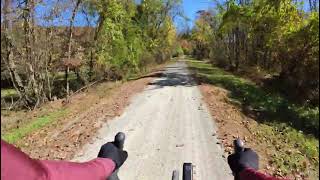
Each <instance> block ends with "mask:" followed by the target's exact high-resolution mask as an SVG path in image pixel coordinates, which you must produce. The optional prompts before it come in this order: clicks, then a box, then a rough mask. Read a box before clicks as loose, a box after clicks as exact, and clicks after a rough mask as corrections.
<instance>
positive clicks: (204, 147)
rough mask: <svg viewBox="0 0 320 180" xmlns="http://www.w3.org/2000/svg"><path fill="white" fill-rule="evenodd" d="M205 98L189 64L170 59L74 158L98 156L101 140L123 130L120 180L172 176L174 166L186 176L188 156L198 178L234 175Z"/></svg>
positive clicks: (219, 178) (224, 178) (220, 179)
mask: <svg viewBox="0 0 320 180" xmlns="http://www.w3.org/2000/svg"><path fill="white" fill-rule="evenodd" d="M201 98H202V96H201V94H200V91H199V90H198V88H197V86H196V83H195V81H193V79H192V78H191V77H190V74H189V71H188V70H187V66H186V64H185V63H184V62H183V61H178V62H176V63H174V64H171V65H169V66H167V67H166V70H165V71H164V72H163V73H162V76H161V77H159V78H157V79H155V81H153V82H152V83H150V85H149V86H148V87H147V88H146V89H145V90H144V91H143V92H142V93H140V94H138V95H136V96H135V97H134V98H133V99H132V101H131V104H130V105H129V106H128V107H127V109H126V110H125V112H124V113H123V114H122V115H121V116H120V117H118V118H116V119H114V120H112V121H109V122H108V123H106V124H105V125H104V126H103V127H102V128H101V129H100V130H99V132H98V134H97V136H96V138H95V139H94V142H93V143H89V144H87V145H86V146H85V147H84V148H83V150H82V152H79V153H78V155H76V157H75V159H74V161H86V160H90V159H92V158H95V157H96V156H97V154H98V151H99V149H100V147H101V145H102V144H104V143H105V142H108V141H112V140H113V138H114V135H115V134H116V133H117V132H119V131H122V132H124V133H126V138H127V139H126V142H125V150H127V151H128V153H129V157H128V160H127V161H126V162H125V164H124V165H123V166H122V167H121V169H120V172H119V177H120V179H121V180H171V176H172V172H173V170H175V169H177V170H179V171H180V176H182V165H183V163H184V162H192V163H193V164H194V165H195V167H194V171H195V174H194V179H195V180H215V179H216V180H228V179H230V180H231V179H233V176H232V174H231V171H230V169H229V167H228V164H227V162H226V160H225V159H224V158H223V157H222V155H223V149H222V148H221V146H220V145H218V144H217V142H218V140H217V138H216V137H215V136H212V134H213V133H214V132H216V128H217V127H216V125H215V123H214V121H213V120H212V119H211V115H210V114H209V112H208V110H207V108H206V106H205V104H204V103H203V102H202V100H201Z"/></svg>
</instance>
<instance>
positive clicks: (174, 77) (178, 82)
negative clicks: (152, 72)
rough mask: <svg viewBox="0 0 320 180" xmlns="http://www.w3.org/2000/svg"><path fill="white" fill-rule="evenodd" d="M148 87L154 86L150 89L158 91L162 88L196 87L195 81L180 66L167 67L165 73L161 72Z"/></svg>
mask: <svg viewBox="0 0 320 180" xmlns="http://www.w3.org/2000/svg"><path fill="white" fill-rule="evenodd" d="M148 85H152V86H154V87H153V88H151V89H159V88H163V87H170V86H171V87H177V86H185V87H191V86H196V85H198V84H197V83H196V81H195V80H194V79H193V78H192V77H191V76H190V74H189V72H188V71H186V69H185V67H180V66H169V67H167V68H166V70H165V71H163V72H162V74H161V76H159V77H158V78H157V79H155V80H154V81H153V82H150V83H148Z"/></svg>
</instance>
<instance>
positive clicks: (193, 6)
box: [176, 0, 214, 27]
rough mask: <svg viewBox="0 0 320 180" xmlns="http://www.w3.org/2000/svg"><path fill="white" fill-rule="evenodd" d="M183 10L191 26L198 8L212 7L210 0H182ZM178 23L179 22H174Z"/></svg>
mask: <svg viewBox="0 0 320 180" xmlns="http://www.w3.org/2000/svg"><path fill="white" fill-rule="evenodd" d="M182 6H183V10H184V13H185V15H186V16H187V17H188V18H189V19H190V21H189V22H188V25H189V27H192V25H193V22H194V20H195V18H196V15H197V12H198V11H199V10H207V9H208V8H209V7H214V3H213V1H212V0H183V4H182ZM176 24H177V25H179V22H176Z"/></svg>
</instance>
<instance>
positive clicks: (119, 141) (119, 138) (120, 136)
mask: <svg viewBox="0 0 320 180" xmlns="http://www.w3.org/2000/svg"><path fill="white" fill-rule="evenodd" d="M125 139H126V135H125V134H124V133H123V132H118V133H117V134H116V136H115V137H114V142H113V143H114V145H115V146H117V148H119V149H121V150H123V145H124V140H125ZM118 171H119V169H117V170H115V172H113V173H112V174H111V176H110V177H108V179H107V180H119V177H118Z"/></svg>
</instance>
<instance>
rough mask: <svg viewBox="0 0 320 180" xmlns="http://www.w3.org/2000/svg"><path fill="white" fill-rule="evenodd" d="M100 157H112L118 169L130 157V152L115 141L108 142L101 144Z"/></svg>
mask: <svg viewBox="0 0 320 180" xmlns="http://www.w3.org/2000/svg"><path fill="white" fill-rule="evenodd" d="M98 157H101V158H109V159H112V161H113V162H114V163H115V164H116V169H118V168H120V167H121V166H122V164H123V163H124V162H125V161H126V159H127V158H128V153H127V151H123V150H122V149H119V148H117V146H115V145H114V142H108V143H106V144H104V145H103V146H101V149H100V151H99V154H98Z"/></svg>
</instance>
